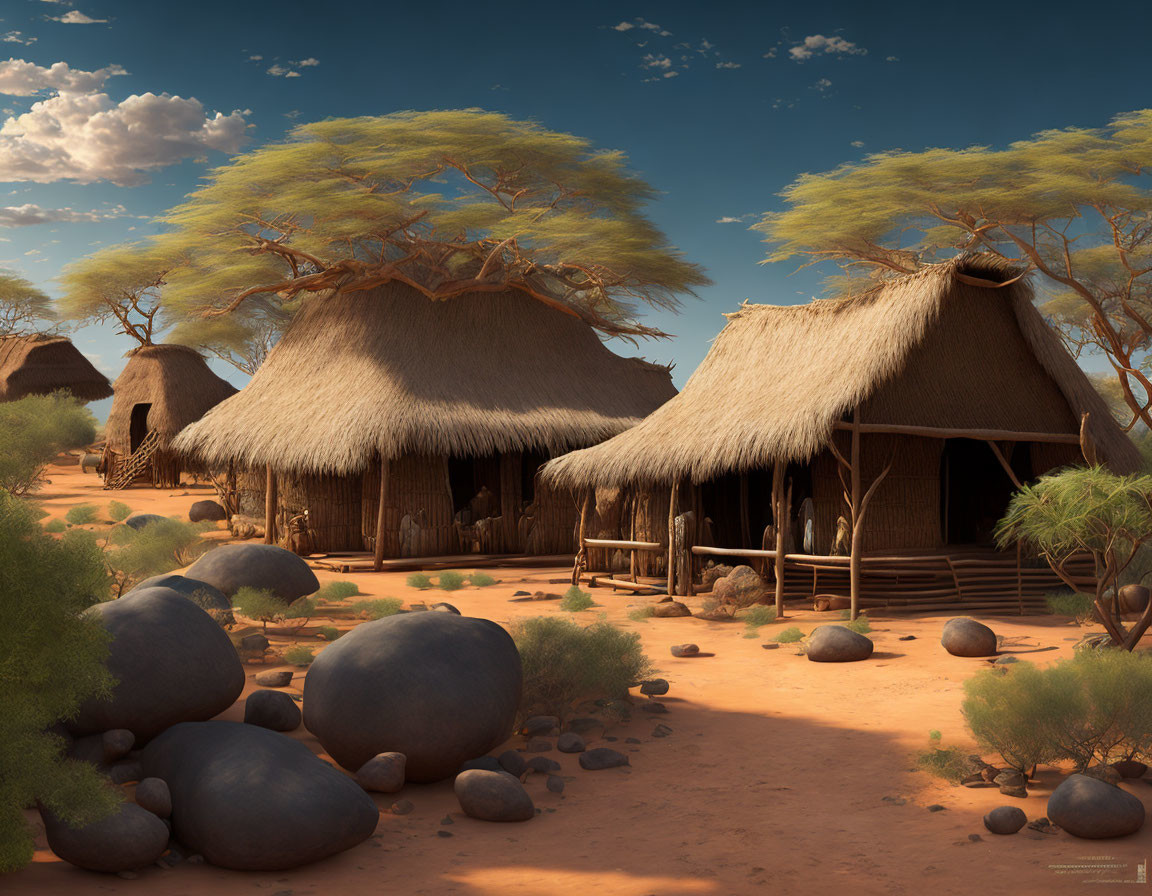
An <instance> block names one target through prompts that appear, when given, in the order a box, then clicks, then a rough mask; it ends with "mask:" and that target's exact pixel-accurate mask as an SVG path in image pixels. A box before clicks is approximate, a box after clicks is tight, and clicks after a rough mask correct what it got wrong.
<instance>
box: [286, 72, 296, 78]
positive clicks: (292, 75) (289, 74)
mask: <svg viewBox="0 0 1152 896" xmlns="http://www.w3.org/2000/svg"><path fill="white" fill-rule="evenodd" d="M284 77H285V78H299V77H300V72H288V74H286V75H285V76H284Z"/></svg>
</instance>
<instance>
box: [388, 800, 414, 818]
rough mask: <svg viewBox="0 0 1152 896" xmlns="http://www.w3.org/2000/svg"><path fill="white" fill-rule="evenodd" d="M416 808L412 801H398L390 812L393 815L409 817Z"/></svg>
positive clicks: (391, 807)
mask: <svg viewBox="0 0 1152 896" xmlns="http://www.w3.org/2000/svg"><path fill="white" fill-rule="evenodd" d="M415 808H416V807H415V806H414V805H412V802H411V801H410V800H396V802H394V803H393V804H392V805H391V806H390V807H389V808H388V811H389V812H391V813H392V814H393V815H407V814H408V813H410V812H411V811H412V810H413V809H415Z"/></svg>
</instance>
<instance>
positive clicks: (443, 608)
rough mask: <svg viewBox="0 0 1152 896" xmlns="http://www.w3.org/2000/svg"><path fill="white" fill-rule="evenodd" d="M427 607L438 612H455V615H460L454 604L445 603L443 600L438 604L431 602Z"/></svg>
mask: <svg viewBox="0 0 1152 896" xmlns="http://www.w3.org/2000/svg"><path fill="white" fill-rule="evenodd" d="M429 609H430V610H435V611H436V612H438V613H455V614H456V615H457V616H459V615H460V611H459V610H457V609H456V608H455V607H454V606H452V604H446V603H444V602H443V601H441V602H440V603H438V604H432V606H431V607H429Z"/></svg>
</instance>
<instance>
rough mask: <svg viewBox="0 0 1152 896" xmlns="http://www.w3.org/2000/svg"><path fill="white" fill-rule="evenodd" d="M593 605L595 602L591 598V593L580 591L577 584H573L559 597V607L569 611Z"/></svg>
mask: <svg viewBox="0 0 1152 896" xmlns="http://www.w3.org/2000/svg"><path fill="white" fill-rule="evenodd" d="M594 606H596V603H595V601H593V600H592V595H591V594H589V593H588V592H587V591H581V590H580V586H579V585H573V586H572V587H571V588H569V589H568V590H567V591H565V592H564V596H563V597H562V598H560V609H561V610H565V611H567V612H569V613H578V612H580V611H581V610H589V609H591V608H592V607H594Z"/></svg>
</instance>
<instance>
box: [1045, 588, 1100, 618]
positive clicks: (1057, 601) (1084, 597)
mask: <svg viewBox="0 0 1152 896" xmlns="http://www.w3.org/2000/svg"><path fill="white" fill-rule="evenodd" d="M1044 603H1045V604H1046V605H1047V607H1048V612H1049V613H1051V614H1053V615H1054V616H1071V617H1072V618H1073V619H1075V620H1076V621H1077V622H1078V623H1079V624H1080V625H1083V624H1084V623H1085V622H1087V621H1088V620H1089V619H1091V618H1092V609H1093V605H1092V596H1091V595H1089V594H1080V593H1076V594H1069V593H1068V592H1067V591H1055V592H1053V593H1051V594H1046V595H1044Z"/></svg>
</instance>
